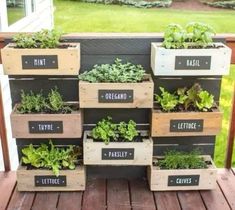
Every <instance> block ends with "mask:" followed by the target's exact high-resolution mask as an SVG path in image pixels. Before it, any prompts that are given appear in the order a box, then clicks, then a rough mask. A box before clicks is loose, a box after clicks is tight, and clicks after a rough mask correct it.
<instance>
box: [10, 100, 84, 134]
mask: <svg viewBox="0 0 235 210" xmlns="http://www.w3.org/2000/svg"><path fill="white" fill-rule="evenodd" d="M16 107H17V104H16V105H15V107H14V109H13V111H12V113H11V116H10V118H11V128H12V136H13V137H14V138H81V136H82V130H83V129H82V126H83V112H82V110H78V111H73V112H72V113H71V114H19V113H17V112H16Z"/></svg>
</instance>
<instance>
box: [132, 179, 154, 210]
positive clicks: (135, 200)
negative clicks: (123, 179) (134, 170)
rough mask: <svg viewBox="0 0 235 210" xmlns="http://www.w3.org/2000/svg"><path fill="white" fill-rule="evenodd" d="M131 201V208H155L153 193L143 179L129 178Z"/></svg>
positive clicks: (150, 209)
mask: <svg viewBox="0 0 235 210" xmlns="http://www.w3.org/2000/svg"><path fill="white" fill-rule="evenodd" d="M130 189H131V203H132V209H133V210H155V209H156V206H155V202H154V196H153V193H152V192H151V191H150V190H149V188H148V185H147V182H146V181H145V180H140V179H138V180H130Z"/></svg>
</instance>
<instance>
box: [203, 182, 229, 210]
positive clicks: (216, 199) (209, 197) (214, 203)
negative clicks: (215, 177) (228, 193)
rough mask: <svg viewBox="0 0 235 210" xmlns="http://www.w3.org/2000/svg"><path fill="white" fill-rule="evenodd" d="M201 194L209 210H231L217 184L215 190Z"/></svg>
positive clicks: (204, 191)
mask: <svg viewBox="0 0 235 210" xmlns="http://www.w3.org/2000/svg"><path fill="white" fill-rule="evenodd" d="M200 194H201V197H202V199H203V201H204V204H205V206H206V208H207V209H208V210H221V209H223V210H229V209H230V207H229V205H228V203H227V201H226V198H225V197H224V195H223V192H222V191H221V190H220V188H219V186H218V185H217V184H216V188H215V189H214V190H203V191H201V192H200Z"/></svg>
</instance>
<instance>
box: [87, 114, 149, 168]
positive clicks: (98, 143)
mask: <svg viewBox="0 0 235 210" xmlns="http://www.w3.org/2000/svg"><path fill="white" fill-rule="evenodd" d="M83 150H84V164H85V165H151V163H152V154H153V141H152V139H151V138H150V137H149V136H148V133H147V131H137V130H136V123H135V122H134V121H133V120H130V121H129V122H128V123H126V122H120V123H119V124H115V123H113V121H112V118H111V117H107V118H106V119H102V120H101V121H99V122H98V123H97V124H96V126H95V128H93V130H92V131H85V132H84V141H83Z"/></svg>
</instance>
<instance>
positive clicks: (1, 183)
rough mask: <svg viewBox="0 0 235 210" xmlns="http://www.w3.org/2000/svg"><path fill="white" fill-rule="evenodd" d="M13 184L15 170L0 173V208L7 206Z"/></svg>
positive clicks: (1, 209) (0, 209)
mask: <svg viewBox="0 0 235 210" xmlns="http://www.w3.org/2000/svg"><path fill="white" fill-rule="evenodd" d="M15 185H16V173H15V172H4V173H1V174H0V210H5V209H6V208H7V205H8V202H9V200H10V198H11V196H12V193H13V190H14V187H15Z"/></svg>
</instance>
